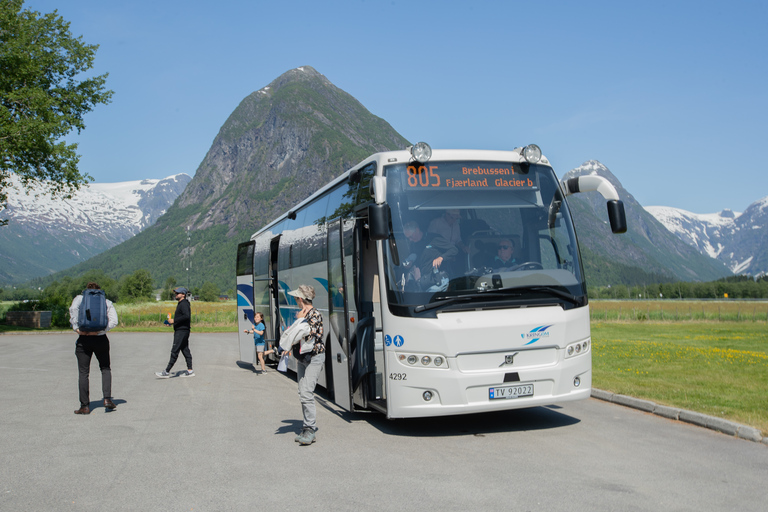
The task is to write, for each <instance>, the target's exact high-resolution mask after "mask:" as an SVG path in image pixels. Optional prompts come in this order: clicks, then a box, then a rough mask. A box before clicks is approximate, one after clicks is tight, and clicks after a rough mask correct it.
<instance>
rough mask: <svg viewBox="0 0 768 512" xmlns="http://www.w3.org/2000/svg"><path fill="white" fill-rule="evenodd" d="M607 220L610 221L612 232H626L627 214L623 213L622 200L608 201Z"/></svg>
mask: <svg viewBox="0 0 768 512" xmlns="http://www.w3.org/2000/svg"><path fill="white" fill-rule="evenodd" d="M608 220H609V221H610V222H611V231H613V232H614V233H626V232H627V216H626V215H625V214H624V203H623V202H621V201H608Z"/></svg>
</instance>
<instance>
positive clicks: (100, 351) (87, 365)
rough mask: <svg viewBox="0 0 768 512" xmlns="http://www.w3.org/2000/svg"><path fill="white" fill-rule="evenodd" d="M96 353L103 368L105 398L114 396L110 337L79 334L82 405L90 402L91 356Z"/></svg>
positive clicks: (77, 351) (78, 364)
mask: <svg viewBox="0 0 768 512" xmlns="http://www.w3.org/2000/svg"><path fill="white" fill-rule="evenodd" d="M94 354H96V359H97V360H98V361H99V369H100V370H101V391H102V393H103V395H104V398H112V370H111V369H110V367H109V338H107V336H106V334H102V335H101V336H79V337H78V338H77V344H76V345H75V356H77V369H78V371H79V373H80V378H79V380H78V385H79V388H80V405H81V406H87V405H88V404H90V402H91V400H90V382H89V376H90V373H91V356H93V355H94Z"/></svg>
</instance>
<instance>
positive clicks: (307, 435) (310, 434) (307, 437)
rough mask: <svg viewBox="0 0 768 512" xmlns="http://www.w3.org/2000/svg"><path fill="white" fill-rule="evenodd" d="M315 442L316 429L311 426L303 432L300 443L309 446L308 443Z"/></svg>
mask: <svg viewBox="0 0 768 512" xmlns="http://www.w3.org/2000/svg"><path fill="white" fill-rule="evenodd" d="M314 442H315V431H314V429H311V428H307V429H304V432H303V433H302V435H301V437H300V439H299V444H300V445H301V446H307V445H309V444H312V443H314Z"/></svg>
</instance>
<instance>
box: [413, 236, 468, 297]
mask: <svg viewBox="0 0 768 512" xmlns="http://www.w3.org/2000/svg"><path fill="white" fill-rule="evenodd" d="M403 234H404V235H405V237H406V238H407V239H408V240H409V242H410V251H409V252H410V253H411V255H410V256H409V257H408V258H407V260H406V261H407V262H410V263H409V265H408V268H409V269H410V270H409V271H408V272H409V275H410V278H411V279H412V280H413V282H415V283H417V284H418V289H419V290H422V291H425V290H427V289H429V287H430V286H433V285H435V284H436V283H435V282H433V280H434V277H433V274H438V273H439V272H440V271H441V270H444V268H447V267H448V265H449V263H450V262H452V261H453V259H454V258H455V256H456V255H457V254H458V253H459V250H458V249H457V248H456V246H455V245H453V244H452V243H451V242H449V241H448V240H446V239H445V238H443V237H442V236H440V235H438V234H437V233H424V232H423V231H421V229H420V228H419V225H418V224H417V223H416V222H415V221H411V222H408V223H406V224H405V225H404V226H403ZM414 291H415V290H414Z"/></svg>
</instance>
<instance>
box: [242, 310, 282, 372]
mask: <svg viewBox="0 0 768 512" xmlns="http://www.w3.org/2000/svg"><path fill="white" fill-rule="evenodd" d="M253 322H254V324H253V329H251V330H250V331H249V330H248V329H246V330H244V331H243V332H244V333H246V334H249V333H250V334H253V344H254V346H255V348H256V357H257V358H258V363H259V365H260V366H261V373H262V375H263V374H265V373H267V367H266V366H265V365H264V357H265V356H267V355H268V354H273V353H274V352H275V351H274V350H273V349H270V350H265V349H266V342H265V341H264V331H265V330H266V329H267V328H266V327H265V326H264V315H263V314H262V313H261V312H259V311H257V312H256V313H254V314H253ZM254 366H256V365H255V364H254Z"/></svg>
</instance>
